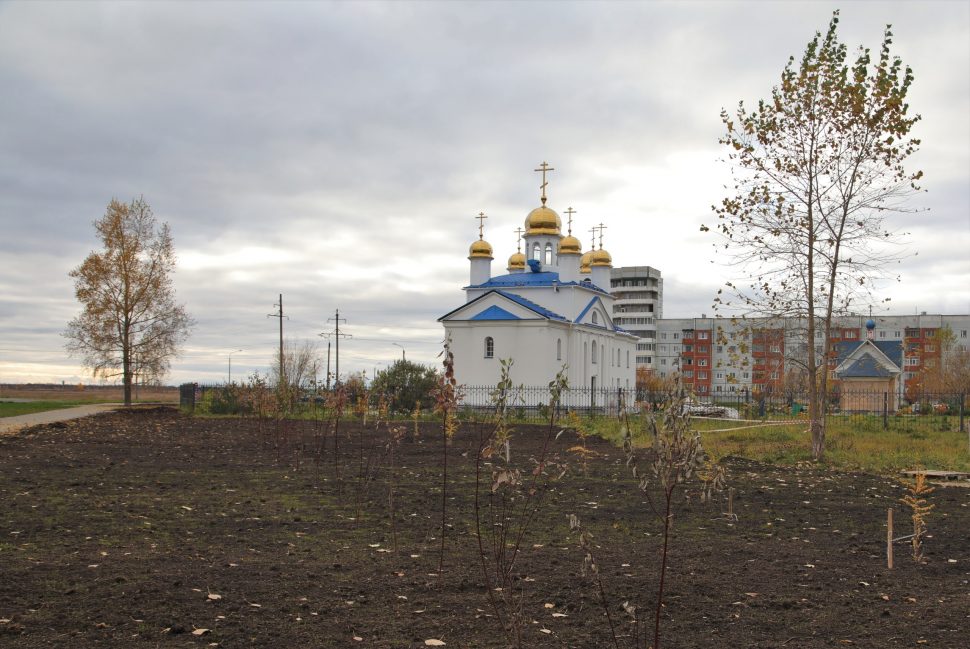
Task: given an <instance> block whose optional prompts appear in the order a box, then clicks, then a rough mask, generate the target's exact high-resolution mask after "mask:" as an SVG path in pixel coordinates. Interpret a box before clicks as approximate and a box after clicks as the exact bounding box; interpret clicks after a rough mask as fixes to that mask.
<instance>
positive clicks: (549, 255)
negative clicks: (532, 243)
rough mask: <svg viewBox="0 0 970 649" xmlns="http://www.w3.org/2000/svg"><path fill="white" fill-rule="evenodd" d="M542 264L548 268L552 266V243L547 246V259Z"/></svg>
mask: <svg viewBox="0 0 970 649" xmlns="http://www.w3.org/2000/svg"><path fill="white" fill-rule="evenodd" d="M542 263H544V264H545V265H546V266H552V244H551V243H547V244H546V258H545V260H544V261H543V262H542Z"/></svg>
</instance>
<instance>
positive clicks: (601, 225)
mask: <svg viewBox="0 0 970 649" xmlns="http://www.w3.org/2000/svg"><path fill="white" fill-rule="evenodd" d="M605 229H606V226H605V225H603V222H602V221H600V225H599V231H600V250H602V249H603V230H605Z"/></svg>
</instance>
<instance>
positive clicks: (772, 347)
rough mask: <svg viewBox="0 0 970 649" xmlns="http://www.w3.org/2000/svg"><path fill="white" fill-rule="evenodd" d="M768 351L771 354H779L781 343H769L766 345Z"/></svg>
mask: <svg viewBox="0 0 970 649" xmlns="http://www.w3.org/2000/svg"><path fill="white" fill-rule="evenodd" d="M768 351H770V352H771V353H773V354H780V353H781V345H769V346H768Z"/></svg>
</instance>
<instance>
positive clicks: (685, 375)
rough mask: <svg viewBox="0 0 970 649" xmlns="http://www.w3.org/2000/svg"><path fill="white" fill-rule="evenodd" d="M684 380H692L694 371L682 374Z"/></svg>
mask: <svg viewBox="0 0 970 649" xmlns="http://www.w3.org/2000/svg"><path fill="white" fill-rule="evenodd" d="M684 378H685V379H692V378H694V371H693V370H687V371H686V372H684Z"/></svg>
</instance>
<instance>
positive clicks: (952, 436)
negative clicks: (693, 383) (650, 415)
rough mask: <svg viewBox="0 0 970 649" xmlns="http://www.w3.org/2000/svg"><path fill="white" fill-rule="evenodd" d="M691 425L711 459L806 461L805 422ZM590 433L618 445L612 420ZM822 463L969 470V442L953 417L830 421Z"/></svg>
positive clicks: (883, 470)
mask: <svg viewBox="0 0 970 649" xmlns="http://www.w3.org/2000/svg"><path fill="white" fill-rule="evenodd" d="M692 424H693V426H694V429H695V430H697V431H698V432H700V433H701V437H702V441H703V444H704V448H705V449H706V450H707V451H708V452H710V453H711V454H712V455H713V456H714V457H726V456H729V455H733V456H738V457H744V458H748V459H751V460H757V461H760V462H769V463H772V464H783V465H793V464H797V463H799V462H811V461H812V451H811V437H810V435H809V432H808V422H807V420H799V421H792V422H779V424H777V425H772V424H768V425H753V424H751V423H750V422H732V421H725V420H717V421H711V420H702V419H694V420H693V421H692ZM633 426H634V431H642V430H643V428H642V424H640V423H639V421H638V420H637V419H634V420H633ZM593 430H594V431H595V432H596V434H598V435H600V436H602V437H604V438H606V439H608V440H610V441H612V442H614V443H616V444H620V443H622V432H621V429H620V426H619V424H618V423H617V422H616V420H612V421H610V420H607V419H602V420H598V421H596V425H595V426H594V427H593ZM636 439H637V440H638V442H639V443H641V444H643V445H647V444H649V443H650V442H649V439H648V438H647V436H646V434H645V433H642V432H640V433H638V434H637V435H636ZM824 464H825V465H826V466H829V467H832V468H837V469H845V470H859V471H866V472H869V473H879V474H897V473H898V472H899V471H902V470H905V469H916V468H923V469H945V470H954V471H970V440H968V436H967V433H963V432H960V431H958V430H957V420H956V418H950V419H946V418H942V417H941V418H936V419H930V418H918V419H910V418H904V417H890V419H889V428H888V430H884V429H883V426H882V420H881V419H880V418H878V417H875V418H873V417H859V418H851V417H848V418H842V417H835V418H832V419H831V420H829V422H828V426H827V430H826V438H825V458H824Z"/></svg>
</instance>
